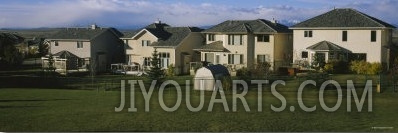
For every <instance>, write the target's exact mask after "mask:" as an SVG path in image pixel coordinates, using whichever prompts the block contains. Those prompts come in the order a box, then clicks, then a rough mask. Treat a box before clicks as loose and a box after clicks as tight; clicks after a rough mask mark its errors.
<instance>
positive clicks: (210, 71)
mask: <svg viewBox="0 0 398 133" xmlns="http://www.w3.org/2000/svg"><path fill="white" fill-rule="evenodd" d="M225 77H230V74H229V72H228V69H227V68H226V67H225V66H223V65H212V66H206V67H202V68H199V69H198V70H197V71H196V74H195V77H194V89H195V90H206V91H213V90H215V84H216V80H221V81H222V79H223V78H225Z"/></svg>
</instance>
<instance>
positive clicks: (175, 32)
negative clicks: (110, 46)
mask: <svg viewBox="0 0 398 133" xmlns="http://www.w3.org/2000/svg"><path fill="white" fill-rule="evenodd" d="M143 31H147V32H150V33H151V34H153V35H154V36H156V37H157V38H158V39H159V40H158V41H156V42H153V43H152V44H150V46H154V47H174V46H178V45H179V44H180V43H181V42H182V41H183V40H184V39H185V38H186V37H187V36H188V35H189V34H190V33H192V32H201V31H203V29H200V28H197V27H171V26H169V25H168V24H165V23H160V22H158V23H153V24H150V25H148V26H146V27H144V28H142V29H141V30H139V32H137V33H135V34H134V35H133V36H132V37H130V38H134V37H136V36H138V35H139V34H142V33H143ZM125 37H126V36H125Z"/></svg>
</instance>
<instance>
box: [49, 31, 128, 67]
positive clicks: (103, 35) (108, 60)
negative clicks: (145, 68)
mask: <svg viewBox="0 0 398 133" xmlns="http://www.w3.org/2000/svg"><path fill="white" fill-rule="evenodd" d="M122 35H123V34H122V33H120V32H119V31H118V30H116V29H115V28H100V27H97V26H96V25H92V26H91V27H88V28H65V29H63V30H60V31H59V32H57V33H55V34H54V35H52V36H49V37H48V38H47V39H46V42H47V43H48V45H49V46H50V48H49V52H50V53H51V54H52V55H54V58H55V60H56V61H59V62H58V63H57V62H55V66H56V67H57V69H59V70H60V71H62V70H70V69H69V68H62V67H65V66H66V65H65V64H64V65H62V63H65V62H66V61H65V59H63V58H61V57H59V56H57V55H68V57H69V56H73V57H75V56H76V57H77V58H73V59H76V61H68V62H72V63H73V64H74V65H77V66H76V67H75V66H74V65H73V66H74V67H72V68H74V69H73V70H79V71H88V70H94V71H96V72H105V71H107V70H109V69H110V64H112V63H121V62H122V61H123V60H124V54H123V53H124V47H123V42H122V41H121V40H120V39H119V37H121V36H122ZM65 53H67V54H65ZM43 59H44V60H46V59H47V57H44V58H43ZM62 61H63V62H62ZM43 63H44V64H43V65H44V66H43V67H46V66H45V65H46V63H45V61H44V62H43Z"/></svg>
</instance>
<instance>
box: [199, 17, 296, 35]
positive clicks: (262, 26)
mask: <svg viewBox="0 0 398 133" xmlns="http://www.w3.org/2000/svg"><path fill="white" fill-rule="evenodd" d="M203 32H204V33H220V32H221V33H254V34H256V33H257V34H258V33H279V32H282V33H290V32H291V30H289V28H288V27H287V26H285V25H282V24H279V23H273V22H271V21H268V20H264V19H256V20H227V21H224V22H222V23H220V24H218V25H216V26H213V27H211V28H209V29H207V30H205V31H203Z"/></svg>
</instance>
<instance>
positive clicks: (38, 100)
mask: <svg viewBox="0 0 398 133" xmlns="http://www.w3.org/2000/svg"><path fill="white" fill-rule="evenodd" d="M64 100H75V99H16V100H0V103H1V102H43V101H64Z"/></svg>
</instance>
